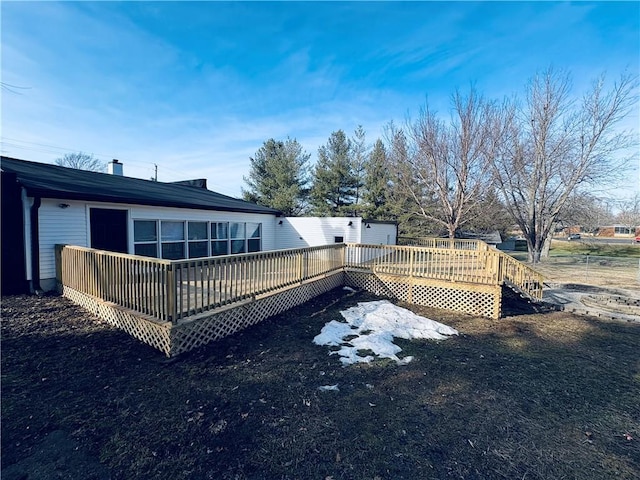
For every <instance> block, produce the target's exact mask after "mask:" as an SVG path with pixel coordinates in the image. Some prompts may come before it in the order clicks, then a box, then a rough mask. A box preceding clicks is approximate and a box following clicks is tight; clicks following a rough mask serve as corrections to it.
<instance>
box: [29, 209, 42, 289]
mask: <svg viewBox="0 0 640 480" xmlns="http://www.w3.org/2000/svg"><path fill="white" fill-rule="evenodd" d="M41 200H42V199H41V198H40V197H33V205H31V211H30V220H31V288H30V290H31V293H40V292H42V288H40V233H39V231H38V209H39V208H40V204H41V203H42V201H41Z"/></svg>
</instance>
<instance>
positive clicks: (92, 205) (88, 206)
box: [85, 203, 133, 253]
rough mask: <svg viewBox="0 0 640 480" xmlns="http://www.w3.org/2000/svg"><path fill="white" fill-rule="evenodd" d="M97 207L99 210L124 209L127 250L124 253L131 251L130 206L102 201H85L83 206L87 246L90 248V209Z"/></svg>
mask: <svg viewBox="0 0 640 480" xmlns="http://www.w3.org/2000/svg"><path fill="white" fill-rule="evenodd" d="M92 208H99V209H101V210H124V211H125V212H127V213H126V216H127V218H126V227H127V230H126V234H127V251H126V253H131V238H132V235H133V234H132V233H131V208H130V207H124V206H122V205H117V204H116V205H113V204H102V203H87V204H86V206H85V212H86V213H85V215H86V219H87V221H86V223H87V247H89V248H91V240H92V239H91V209H92Z"/></svg>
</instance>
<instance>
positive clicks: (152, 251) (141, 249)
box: [133, 243, 158, 257]
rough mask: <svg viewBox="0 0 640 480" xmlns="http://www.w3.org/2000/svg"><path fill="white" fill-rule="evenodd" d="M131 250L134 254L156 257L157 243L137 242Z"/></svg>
mask: <svg viewBox="0 0 640 480" xmlns="http://www.w3.org/2000/svg"><path fill="white" fill-rule="evenodd" d="M133 252H134V253H135V254H136V255H144V256H145V257H157V256H158V245H157V244H155V243H138V244H137V245H135V247H134V250H133Z"/></svg>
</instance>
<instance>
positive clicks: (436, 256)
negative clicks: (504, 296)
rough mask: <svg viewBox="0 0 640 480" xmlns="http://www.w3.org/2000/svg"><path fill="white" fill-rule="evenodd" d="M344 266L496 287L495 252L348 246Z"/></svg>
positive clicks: (361, 245)
mask: <svg viewBox="0 0 640 480" xmlns="http://www.w3.org/2000/svg"><path fill="white" fill-rule="evenodd" d="M345 258H346V261H345V267H348V268H355V269H367V270H371V271H373V272H374V273H387V274H392V275H402V276H407V277H421V278H433V279H436V280H447V281H453V282H467V283H482V284H488V285H497V284H498V282H499V274H498V261H497V252H494V251H490V250H470V249H455V248H443V247H422V246H398V245H366V244H357V243H350V244H347V253H346V255H345Z"/></svg>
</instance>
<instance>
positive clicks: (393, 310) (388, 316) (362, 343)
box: [313, 300, 458, 365]
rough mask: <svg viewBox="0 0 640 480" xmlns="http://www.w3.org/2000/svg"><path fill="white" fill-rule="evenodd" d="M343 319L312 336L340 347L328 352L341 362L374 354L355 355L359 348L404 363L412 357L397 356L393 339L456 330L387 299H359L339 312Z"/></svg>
mask: <svg viewBox="0 0 640 480" xmlns="http://www.w3.org/2000/svg"><path fill="white" fill-rule="evenodd" d="M340 313H341V315H342V316H343V318H344V320H345V322H346V323H345V322H338V321H336V320H331V321H330V322H328V323H327V324H326V325H325V326H324V327H323V328H322V330H321V331H320V333H319V334H318V335H317V336H316V337H315V338H314V339H313V343H315V344H316V345H327V346H331V347H340V348H339V349H338V350H334V351H332V352H330V353H329V355H339V356H340V357H341V358H340V361H341V362H342V364H343V365H351V364H353V363H368V362H371V361H373V360H374V359H375V358H376V357H374V356H372V355H367V356H361V355H358V351H359V350H369V351H371V352H373V354H374V355H376V356H377V357H380V358H390V359H392V360H395V361H396V362H397V363H398V364H399V365H406V364H407V363H409V362H410V361H411V360H412V359H413V357H411V356H407V357H405V358H403V359H400V358H399V357H398V353H400V352H401V351H402V349H401V348H400V347H399V346H397V345H396V344H394V343H393V338H394V337H396V338H405V339H407V340H410V339H413V338H418V339H434V340H444V339H446V338H448V336H450V335H458V331H457V330H455V329H454V328H451V327H449V326H447V325H444V324H442V323H439V322H436V321H434V320H430V319H428V318H425V317H421V316H420V315H416V314H415V313H413V312H411V311H410V310H407V309H405V308H402V307H398V306H397V305H394V304H392V303H391V302H389V301H388V300H378V301H375V302H361V303H358V305H357V306H355V307H351V308H349V309H347V310H344V311H342V312H340Z"/></svg>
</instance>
